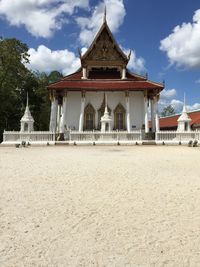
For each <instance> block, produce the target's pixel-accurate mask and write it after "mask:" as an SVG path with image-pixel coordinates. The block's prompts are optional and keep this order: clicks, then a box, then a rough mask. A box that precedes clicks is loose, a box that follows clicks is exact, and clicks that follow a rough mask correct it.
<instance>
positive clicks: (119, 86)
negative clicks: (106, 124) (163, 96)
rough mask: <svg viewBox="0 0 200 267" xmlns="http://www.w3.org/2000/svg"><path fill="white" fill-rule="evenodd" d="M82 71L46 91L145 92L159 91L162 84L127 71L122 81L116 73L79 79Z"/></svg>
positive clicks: (104, 73)
mask: <svg viewBox="0 0 200 267" xmlns="http://www.w3.org/2000/svg"><path fill="white" fill-rule="evenodd" d="M81 77H82V71H81V70H79V71H78V72H75V73H73V74H71V75H68V76H66V77H64V78H63V79H62V80H60V81H58V82H56V83H53V84H50V85H49V86H48V89H55V90H62V89H66V90H69V91H78V90H87V91H104V90H109V91H124V90H136V91H137V90H145V89H147V90H148V89H157V90H158V91H161V90H162V89H163V88H164V86H163V84H159V83H154V82H151V81H149V80H147V79H146V78H145V77H143V76H139V75H136V74H133V73H130V72H129V71H127V79H125V80H122V79H121V78H120V77H119V74H118V73H117V72H107V71H105V72H104V71H101V72H96V73H95V72H93V73H91V74H90V77H91V78H89V79H85V80H83V79H81Z"/></svg>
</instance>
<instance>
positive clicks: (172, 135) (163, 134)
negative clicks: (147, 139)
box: [156, 130, 200, 143]
mask: <svg viewBox="0 0 200 267" xmlns="http://www.w3.org/2000/svg"><path fill="white" fill-rule="evenodd" d="M194 140H197V141H200V131H197V130H196V131H189V132H178V131H159V132H156V142H157V143H159V142H165V141H167V142H171V143H172V142H174V143H177V142H189V141H194Z"/></svg>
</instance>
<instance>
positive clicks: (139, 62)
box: [123, 49, 146, 73]
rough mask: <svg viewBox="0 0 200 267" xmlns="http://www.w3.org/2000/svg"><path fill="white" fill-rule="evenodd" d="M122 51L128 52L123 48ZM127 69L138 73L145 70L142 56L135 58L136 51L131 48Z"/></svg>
mask: <svg viewBox="0 0 200 267" xmlns="http://www.w3.org/2000/svg"><path fill="white" fill-rule="evenodd" d="M123 51H124V52H125V53H126V54H128V53H129V52H128V50H124V49H123ZM127 67H128V68H129V69H131V70H133V71H135V72H138V73H142V72H144V71H145V70H146V68H145V60H144V59H143V58H142V57H139V58H137V57H136V52H135V51H134V50H131V58H130V60H129V63H128V66H127Z"/></svg>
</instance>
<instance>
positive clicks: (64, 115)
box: [60, 94, 67, 133]
mask: <svg viewBox="0 0 200 267" xmlns="http://www.w3.org/2000/svg"><path fill="white" fill-rule="evenodd" d="M66 120H67V94H65V95H64V96H63V104H62V117H61V122H60V133H64V131H65V125H66Z"/></svg>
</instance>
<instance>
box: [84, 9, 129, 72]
mask: <svg viewBox="0 0 200 267" xmlns="http://www.w3.org/2000/svg"><path fill="white" fill-rule="evenodd" d="M129 59H130V55H129V56H127V55H126V54H125V53H124V52H123V51H122V49H121V48H120V47H119V45H118V43H117V42H116V40H115V38H114V36H113V34H112V32H111V30H110V28H109V26H108V24H107V20H106V9H105V14H104V20H103V24H102V26H101V28H100V30H99V31H98V33H97V34H96V37H95V38H94V40H93V42H92V44H91V45H90V47H89V48H88V50H87V51H86V52H85V54H83V55H82V56H81V65H82V67H84V68H86V67H90V66H91V67H104V66H110V67H112V66H115V67H116V66H118V67H121V68H124V67H126V66H127V64H128V62H129Z"/></svg>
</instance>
